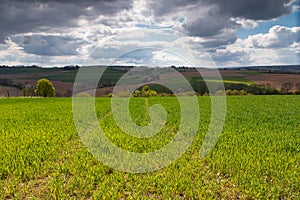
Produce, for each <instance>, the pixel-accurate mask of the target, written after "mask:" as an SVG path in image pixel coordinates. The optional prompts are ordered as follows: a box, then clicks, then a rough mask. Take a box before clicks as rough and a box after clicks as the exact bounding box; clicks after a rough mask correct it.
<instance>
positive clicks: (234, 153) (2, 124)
mask: <svg viewBox="0 0 300 200" xmlns="http://www.w3.org/2000/svg"><path fill="white" fill-rule="evenodd" d="M110 101H111V99H110V98H97V99H96V114H97V117H98V118H99V124H100V125H101V127H102V128H103V130H104V131H105V133H106V135H107V137H108V138H109V139H110V140H111V141H112V142H113V143H114V144H116V145H118V146H119V147H121V148H123V149H127V150H128V151H132V152H138V153H143V152H150V151H153V150H155V149H159V148H162V147H163V146H165V145H166V144H168V143H169V142H171V141H172V138H174V136H175V135H176V131H177V129H178V126H179V124H180V107H179V103H178V101H177V99H176V98H175V97H152V98H132V100H131V102H130V113H131V116H132V118H133V121H134V122H135V123H137V124H139V125H147V123H148V122H149V116H148V114H147V112H148V111H149V107H151V105H154V104H157V103H159V104H161V105H163V106H164V108H165V110H166V112H167V114H168V117H167V122H166V125H165V127H164V128H163V129H162V130H161V131H160V132H159V133H157V134H156V135H155V136H154V137H152V138H149V139H138V138H134V137H132V136H129V135H128V134H126V133H124V132H122V130H121V129H120V128H119V127H118V126H117V125H116V123H115V121H114V118H113V116H112V114H111V108H110V106H111V102H110ZM198 101H199V106H200V112H201V113H200V115H201V116H200V119H199V121H200V125H199V128H198V134H197V136H196V137H195V140H194V142H193V144H192V146H191V147H190V148H189V149H188V150H187V151H186V152H185V154H184V155H183V156H182V157H181V158H180V159H178V160H177V161H176V162H174V163H172V164H171V165H170V166H168V167H165V168H163V169H161V170H158V171H155V172H149V173H143V174H132V173H125V172H120V171H116V170H114V169H112V168H110V167H108V166H105V165H103V164H102V163H101V162H100V161H98V160H96V159H95V158H94V157H93V155H92V154H91V153H90V152H89V151H88V150H87V148H85V146H84V145H83V144H82V142H81V140H80V137H79V136H78V133H77V131H76V128H75V125H74V122H73V115H72V99H71V98H2V99H0V113H1V117H0V141H1V145H0V188H1V190H0V198H1V199H6V198H8V199H11V198H13V199H14V198H17V199H23V198H26V199H29V198H39V199H49V198H51V199H69V198H71V199H103V198H106V199H111V198H117V199H119V198H123V199H124V198H155V199H166V198H172V199H173V198H175V199H182V198H183V199H192V198H194V199H209V198H217V199H218V198H223V199H235V198H241V199H267V198H272V199H298V198H299V196H300V176H299V174H300V123H299V122H300V96H299V95H298V96H296V95H289V96H229V97H227V116H226V121H225V126H224V130H223V132H222V134H221V136H220V138H219V140H218V143H217V145H216V146H215V148H214V149H213V150H212V151H211V152H210V153H209V155H208V156H206V157H205V158H199V150H200V147H201V144H202V142H203V140H204V136H205V133H206V131H207V129H208V125H209V122H210V98H209V97H204V96H203V97H198ZM145 113H146V114H145ZM194 120H196V119H194Z"/></svg>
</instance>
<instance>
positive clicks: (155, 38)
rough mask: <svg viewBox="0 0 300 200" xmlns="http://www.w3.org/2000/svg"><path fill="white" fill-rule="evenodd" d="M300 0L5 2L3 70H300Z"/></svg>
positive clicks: (0, 8) (0, 5)
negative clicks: (114, 67)
mask: <svg viewBox="0 0 300 200" xmlns="http://www.w3.org/2000/svg"><path fill="white" fill-rule="evenodd" d="M299 18H300V0H251V1H249V0H50V1H46V0H35V1H33V0H22V1H21V0H20V1H17V0H0V65H10V66H11V65H39V66H44V67H53V66H58V67H59V66H66V65H95V64H97V65H116V64H120V65H147V66H171V65H175V66H196V65H197V66H212V65H214V66H218V67H235V66H254V65H290V64H300V20H299Z"/></svg>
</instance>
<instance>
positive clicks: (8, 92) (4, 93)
mask: <svg viewBox="0 0 300 200" xmlns="http://www.w3.org/2000/svg"><path fill="white" fill-rule="evenodd" d="M22 95H23V94H22V91H21V90H18V89H17V88H15V87H3V86H1V87H0V97H8V96H10V97H12V96H13V97H15V96H22Z"/></svg>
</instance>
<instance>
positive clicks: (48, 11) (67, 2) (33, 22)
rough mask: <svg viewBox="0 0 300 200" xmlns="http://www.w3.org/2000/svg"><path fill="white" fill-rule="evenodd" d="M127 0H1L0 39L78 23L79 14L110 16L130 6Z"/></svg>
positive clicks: (72, 25)
mask: <svg viewBox="0 0 300 200" xmlns="http://www.w3.org/2000/svg"><path fill="white" fill-rule="evenodd" d="M131 6H132V2H131V1H130V0H119V1H104V0H98V1H91V0H86V1H80V0H72V1H71V0H61V1H58V0H52V1H46V0H44V1H43V0H40V1H37V0H35V1H31V0H25V1H16V0H2V1H0V42H3V41H4V38H5V37H7V36H9V35H12V34H18V33H26V32H37V31H45V30H48V29H51V28H60V27H61V28H62V29H63V28H64V27H74V26H77V22H76V20H77V19H78V17H80V16H85V17H87V18H90V19H93V18H96V17H98V16H99V15H113V14H115V13H117V12H119V11H120V10H124V9H130V8H131Z"/></svg>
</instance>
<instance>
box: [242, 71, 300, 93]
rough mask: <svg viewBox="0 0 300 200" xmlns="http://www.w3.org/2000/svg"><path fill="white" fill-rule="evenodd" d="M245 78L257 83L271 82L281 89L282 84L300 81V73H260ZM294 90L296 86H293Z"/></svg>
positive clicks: (273, 85)
mask: <svg viewBox="0 0 300 200" xmlns="http://www.w3.org/2000/svg"><path fill="white" fill-rule="evenodd" d="M245 78H247V79H248V80H250V81H253V82H255V83H257V84H271V86H272V87H275V88H276V89H277V90H280V89H281V86H282V84H284V83H287V82H290V83H293V84H294V85H295V84H296V83H298V82H299V83H300V74H259V75H255V76H246V77H245ZM292 91H295V88H293V90H292Z"/></svg>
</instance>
